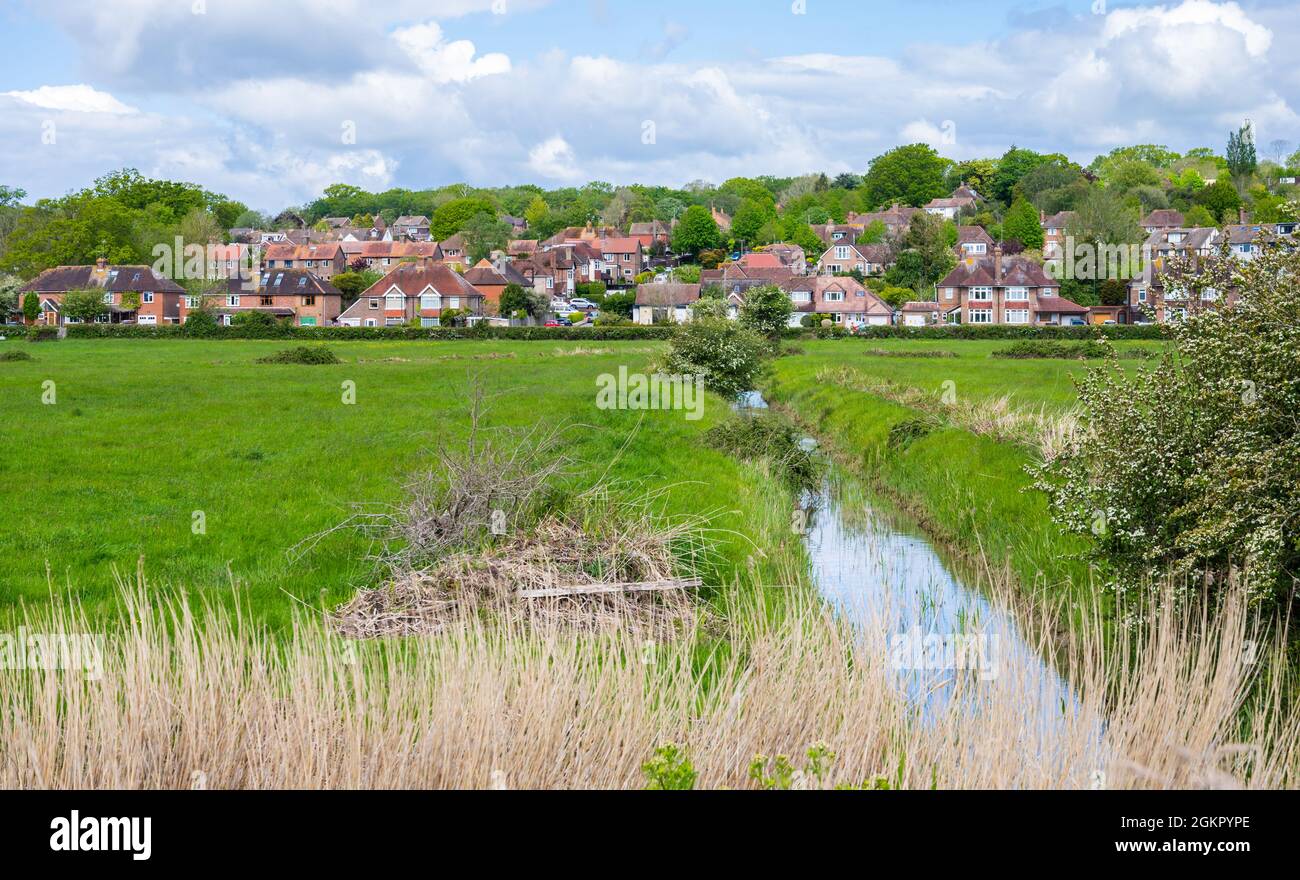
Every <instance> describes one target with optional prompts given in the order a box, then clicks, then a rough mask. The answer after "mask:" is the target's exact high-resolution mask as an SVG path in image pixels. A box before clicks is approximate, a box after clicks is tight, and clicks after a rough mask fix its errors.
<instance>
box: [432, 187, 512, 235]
mask: <svg viewBox="0 0 1300 880" xmlns="http://www.w3.org/2000/svg"><path fill="white" fill-rule="evenodd" d="M483 213H486V214H489V215H491V216H492V217H496V206H495V205H493V204H492V203H491V202H490V201H488V200H487V199H484V198H478V197H468V196H467V197H465V198H460V199H452V200H451V201H449V202H447V203H446V204H444V205H443V206H442V207H440V208H438V210H436V211H434V212H433V216H432V217H431V218H430V219H429V233H430V234H431V235H432V236H433V237H434V238H435V239H439V240H441V239H444V238H451V237H452V236H453V235H455V234H456V233H457V232H460V231H461V230H463V229H464V228H465V227H466V226H467V225H468V224H469V222H470V220H472V219H473V218H474V216H475V215H477V214H483Z"/></svg>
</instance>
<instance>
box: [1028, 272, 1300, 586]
mask: <svg viewBox="0 0 1300 880" xmlns="http://www.w3.org/2000/svg"><path fill="white" fill-rule="evenodd" d="M1189 270H1190V264H1186V263H1184V262H1182V261H1178V260H1172V261H1170V263H1169V264H1168V265H1167V267H1166V271H1172V272H1175V273H1176V274H1179V275H1182V277H1185V278H1195V279H1196V280H1195V281H1193V282H1191V283H1190V284H1189V287H1191V288H1192V289H1191V290H1189V293H1188V297H1189V300H1190V301H1195V300H1196V299H1198V298H1199V289H1200V288H1201V287H1215V288H1217V289H1218V290H1226V289H1230V288H1233V289H1235V290H1236V291H1237V293H1238V296H1239V300H1238V302H1237V303H1236V304H1235V305H1233V306H1232V307H1228V308H1219V309H1210V310H1206V311H1202V312H1200V313H1199V314H1197V313H1193V314H1192V315H1190V316H1189V317H1188V318H1187V320H1185V321H1183V322H1180V323H1177V324H1174V325H1171V328H1170V332H1171V334H1172V339H1173V348H1174V351H1172V352H1169V353H1167V354H1166V355H1165V356H1164V358H1163V359H1162V361H1161V363H1160V364H1159V366H1158V367H1157V368H1156V369H1151V370H1140V371H1138V372H1137V375H1136V377H1133V378H1130V377H1129V376H1127V375H1126V374H1125V373H1124V371H1122V370H1119V369H1117V368H1115V367H1114V366H1112V367H1110V368H1098V369H1092V370H1089V371H1088V372H1087V373H1086V375H1085V376H1084V377H1083V378H1081V379H1080V380H1079V381H1078V382H1077V384H1078V387H1079V405H1080V415H1079V419H1080V424H1079V430H1077V431H1076V432H1075V433H1074V436H1073V437H1072V439H1071V440H1070V442H1069V443H1068V444H1067V446H1066V448H1065V449H1064V450H1063V451H1062V452H1061V453H1060V454H1058V455H1057V457H1056V458H1055V459H1054V460H1052V461H1050V462H1048V463H1047V464H1045V465H1043V466H1041V467H1039V468H1036V469H1035V477H1036V485H1037V486H1038V487H1039V488H1040V489H1041V490H1042V491H1044V492H1045V493H1047V496H1048V500H1049V504H1050V510H1051V513H1052V515H1053V517H1054V518H1055V519H1056V521H1057V522H1058V523H1060V524H1061V525H1062V527H1064V528H1065V529H1067V530H1068V531H1072V532H1076V533H1079V534H1084V535H1092V536H1093V537H1094V538H1095V541H1094V542H1093V547H1092V550H1091V553H1090V555H1091V556H1092V558H1093V560H1094V561H1095V562H1097V563H1098V565H1099V566H1100V567H1101V568H1102V570H1103V571H1105V572H1106V573H1107V576H1108V578H1109V580H1110V584H1111V586H1112V587H1113V588H1114V589H1115V590H1116V591H1118V592H1120V593H1121V594H1123V593H1130V592H1146V591H1154V590H1155V589H1157V587H1156V586H1154V585H1156V584H1158V583H1159V582H1160V581H1161V580H1163V578H1164V576H1165V575H1167V574H1170V573H1172V575H1173V576H1174V577H1173V580H1174V584H1175V588H1176V591H1175V593H1174V594H1173V597H1172V598H1173V601H1175V602H1176V603H1180V604H1181V603H1184V602H1185V601H1186V600H1188V599H1190V598H1192V597H1193V596H1195V595H1196V594H1198V593H1200V592H1208V593H1210V594H1211V595H1215V594H1217V593H1218V592H1219V591H1220V590H1222V589H1223V587H1224V585H1225V584H1227V583H1229V582H1230V581H1233V580H1236V579H1238V578H1240V579H1242V580H1243V581H1246V587H1247V590H1248V592H1249V594H1250V596H1251V598H1252V599H1253V600H1254V601H1256V602H1257V603H1259V604H1263V605H1268V604H1271V603H1273V602H1274V601H1276V600H1279V599H1280V598H1282V597H1283V596H1285V595H1287V594H1288V592H1289V591H1290V590H1291V589H1292V585H1293V577H1294V575H1295V574H1296V573H1297V572H1298V571H1300V526H1298V525H1297V522H1296V518H1295V515H1294V514H1295V511H1296V510H1297V509H1300V424H1298V423H1297V422H1296V419H1295V413H1296V412H1300V253H1290V254H1284V253H1280V252H1277V251H1272V250H1269V251H1266V252H1265V253H1263V254H1261V255H1260V256H1259V257H1257V258H1255V259H1253V260H1251V261H1248V262H1243V263H1240V264H1238V263H1236V261H1234V260H1232V259H1231V258H1230V257H1226V256H1225V257H1224V258H1223V259H1222V261H1220V262H1218V263H1215V262H1213V261H1211V262H1210V263H1209V264H1203V265H1201V266H1200V267H1199V272H1198V273H1197V274H1194V275H1193V274H1183V273H1189ZM1153 598H1155V599H1157V600H1159V599H1160V598H1162V595H1155V596H1154V597H1153Z"/></svg>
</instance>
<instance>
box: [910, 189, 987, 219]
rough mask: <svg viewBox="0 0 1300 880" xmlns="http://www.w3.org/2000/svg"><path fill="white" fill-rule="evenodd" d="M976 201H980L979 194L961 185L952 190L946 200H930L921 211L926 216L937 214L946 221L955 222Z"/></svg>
mask: <svg viewBox="0 0 1300 880" xmlns="http://www.w3.org/2000/svg"><path fill="white" fill-rule="evenodd" d="M978 201H980V194H979V193H977V192H975V190H974V189H972V188H971V187H969V186H967V185H966V184H964V183H963V184H962V185H961V186H959V187H957V188H956V189H955V190H953V191H952V195H951V196H949V197H948V198H946V199H931V200H930V202H929V204H927V205H926V206H925V208H923V210H924V211H925V212H926V213H927V214H937V215H938V216H940V217H943V218H945V219H948V220H956V219H957V215H958V214H960V213H961V212H962V210H963V209H965V208H969V207H971V206H973V205H974V204H975V203H976V202H978Z"/></svg>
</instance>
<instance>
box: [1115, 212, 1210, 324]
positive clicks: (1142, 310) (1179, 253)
mask: <svg viewBox="0 0 1300 880" xmlns="http://www.w3.org/2000/svg"><path fill="white" fill-rule="evenodd" d="M1152 213H1158V212H1152ZM1221 239H1222V233H1221V232H1220V231H1219V230H1218V229H1214V228H1213V227H1190V228H1185V227H1174V228H1171V229H1157V230H1155V231H1154V232H1152V233H1151V234H1150V235H1149V236H1147V240H1146V243H1145V244H1144V245H1143V248H1144V250H1145V251H1146V252H1147V254H1148V255H1149V257H1150V260H1151V266H1150V272H1148V273H1147V274H1146V276H1145V277H1138V278H1134V279H1133V280H1132V281H1130V282H1129V285H1128V307H1129V312H1130V314H1131V315H1132V316H1133V319H1134V320H1135V321H1150V320H1152V319H1154V320H1155V321H1156V323H1159V324H1163V323H1165V322H1167V321H1170V320H1175V319H1177V318H1179V317H1184V316H1186V315H1187V313H1188V312H1189V311H1195V310H1197V309H1200V308H1203V307H1206V306H1208V305H1210V304H1211V303H1213V302H1215V301H1216V300H1217V299H1218V294H1217V292H1210V293H1209V295H1208V296H1203V297H1202V300H1201V302H1188V301H1187V300H1186V298H1185V297H1181V296H1179V295H1177V294H1175V293H1172V292H1166V290H1165V287H1166V280H1167V279H1166V271H1165V269H1166V266H1167V264H1168V262H1169V261H1170V260H1171V259H1175V258H1186V259H1198V260H1201V259H1213V258H1214V257H1215V255H1216V254H1218V252H1219V246H1220V244H1221Z"/></svg>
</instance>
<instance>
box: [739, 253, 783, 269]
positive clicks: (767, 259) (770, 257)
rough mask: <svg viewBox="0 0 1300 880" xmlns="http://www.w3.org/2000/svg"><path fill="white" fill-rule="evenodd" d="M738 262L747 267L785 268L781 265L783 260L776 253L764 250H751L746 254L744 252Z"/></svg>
mask: <svg viewBox="0 0 1300 880" xmlns="http://www.w3.org/2000/svg"><path fill="white" fill-rule="evenodd" d="M736 262H737V263H739V264H740V265H741V267H742V268H745V269H781V268H784V267H783V266H782V265H781V261H780V259H778V258H777V256H776V254H769V253H764V252H763V251H750V252H748V253H746V254H742V255H741V257H740V259H739V260H737V261H736Z"/></svg>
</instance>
